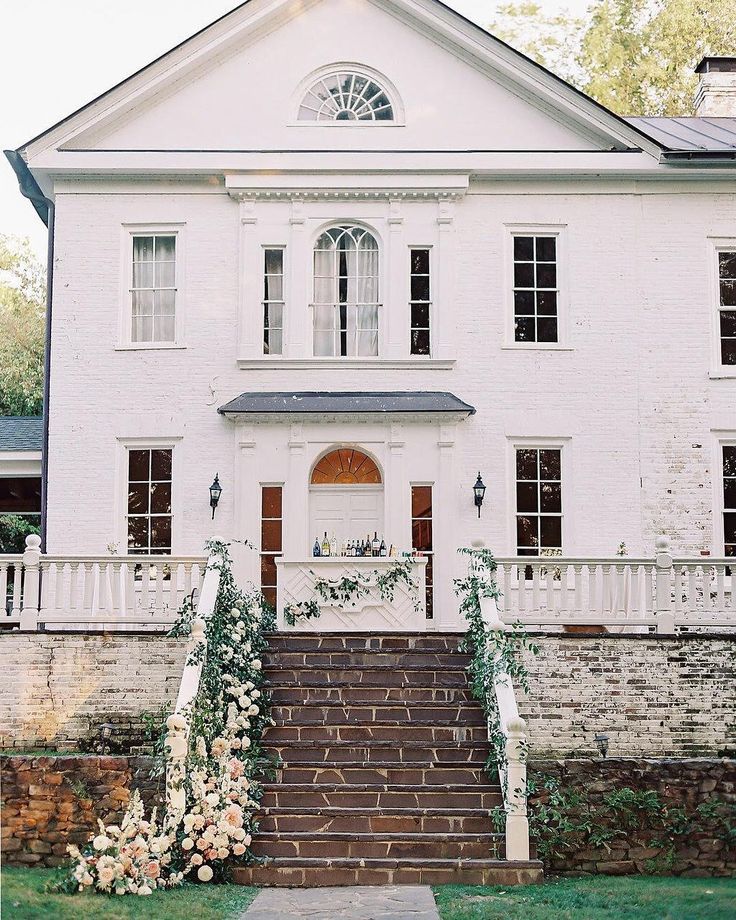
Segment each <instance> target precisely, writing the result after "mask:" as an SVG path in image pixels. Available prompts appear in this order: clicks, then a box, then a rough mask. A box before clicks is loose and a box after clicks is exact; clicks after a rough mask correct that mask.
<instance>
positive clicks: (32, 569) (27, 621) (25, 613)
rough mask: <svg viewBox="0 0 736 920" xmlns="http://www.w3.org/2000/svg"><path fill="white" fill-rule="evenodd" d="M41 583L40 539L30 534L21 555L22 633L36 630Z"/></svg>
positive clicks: (36, 535)
mask: <svg viewBox="0 0 736 920" xmlns="http://www.w3.org/2000/svg"><path fill="white" fill-rule="evenodd" d="M40 581H41V538H40V537H39V536H38V534H35V533H31V534H28V536H27V537H26V549H25V552H24V553H23V595H22V602H21V610H20V628H21V630H22V631H34V632H35V630H37V629H38V605H39V599H40V590H39V589H40Z"/></svg>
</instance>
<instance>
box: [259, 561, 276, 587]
mask: <svg viewBox="0 0 736 920" xmlns="http://www.w3.org/2000/svg"><path fill="white" fill-rule="evenodd" d="M275 584H276V557H275V556H270V555H265V556H261V585H262V586H263V587H265V586H267V585H275Z"/></svg>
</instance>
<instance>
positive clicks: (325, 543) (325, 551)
mask: <svg viewBox="0 0 736 920" xmlns="http://www.w3.org/2000/svg"><path fill="white" fill-rule="evenodd" d="M322 555H323V556H329V555H330V541H329V540H328V539H327V531H325V535H324V537H323V538H322Z"/></svg>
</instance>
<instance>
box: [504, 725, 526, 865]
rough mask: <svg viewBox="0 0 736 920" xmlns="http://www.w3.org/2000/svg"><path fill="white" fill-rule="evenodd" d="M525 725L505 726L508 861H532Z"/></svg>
mask: <svg viewBox="0 0 736 920" xmlns="http://www.w3.org/2000/svg"><path fill="white" fill-rule="evenodd" d="M526 754H527V742H526V722H525V721H524V720H523V719H522V718H520V717H516V718H511V719H509V720H508V722H507V723H506V859H509V860H517V861H522V862H527V861H528V859H529V818H528V817H527V808H526V803H527V789H526Z"/></svg>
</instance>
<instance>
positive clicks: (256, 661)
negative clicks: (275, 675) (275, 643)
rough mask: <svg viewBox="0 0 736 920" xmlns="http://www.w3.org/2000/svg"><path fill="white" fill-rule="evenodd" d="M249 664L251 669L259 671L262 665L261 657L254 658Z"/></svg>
mask: <svg viewBox="0 0 736 920" xmlns="http://www.w3.org/2000/svg"><path fill="white" fill-rule="evenodd" d="M251 666H252V667H253V670H254V671H260V670H261V667H262V666H263V665H262V663H261V659H260V658H254V659H253V661H252V662H251Z"/></svg>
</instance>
